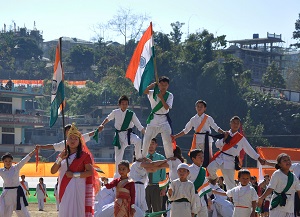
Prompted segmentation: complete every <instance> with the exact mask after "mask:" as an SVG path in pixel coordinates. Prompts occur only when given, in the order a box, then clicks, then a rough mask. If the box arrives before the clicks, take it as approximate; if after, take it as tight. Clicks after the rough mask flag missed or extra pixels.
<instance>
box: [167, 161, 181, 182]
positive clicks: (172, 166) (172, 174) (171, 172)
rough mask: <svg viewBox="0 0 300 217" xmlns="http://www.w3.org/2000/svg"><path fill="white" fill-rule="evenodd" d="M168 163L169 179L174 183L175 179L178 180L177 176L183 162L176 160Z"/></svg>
mask: <svg viewBox="0 0 300 217" xmlns="http://www.w3.org/2000/svg"><path fill="white" fill-rule="evenodd" d="M167 163H168V164H169V168H170V170H169V178H170V181H173V180H175V179H178V178H179V177H178V174H177V167H178V165H179V164H181V161H180V160H179V159H178V158H176V160H168V161H167Z"/></svg>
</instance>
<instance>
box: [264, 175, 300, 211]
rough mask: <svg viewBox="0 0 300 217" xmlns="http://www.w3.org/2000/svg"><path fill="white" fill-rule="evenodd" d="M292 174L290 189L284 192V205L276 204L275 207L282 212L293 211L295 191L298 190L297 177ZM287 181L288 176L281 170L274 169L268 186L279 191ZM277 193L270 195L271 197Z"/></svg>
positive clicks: (299, 186)
mask: <svg viewBox="0 0 300 217" xmlns="http://www.w3.org/2000/svg"><path fill="white" fill-rule="evenodd" d="M293 175H294V182H293V184H292V186H291V187H290V189H289V190H288V191H287V192H286V196H287V200H286V205H285V206H280V205H278V206H277V207H276V208H275V209H276V210H278V211H279V210H280V211H282V212H287V213H293V212H294V200H295V196H294V195H295V192H296V191H300V184H299V179H298V178H297V177H296V176H295V174H293ZM287 181H288V176H287V175H285V174H284V173H283V172H281V170H276V171H275V172H274V173H273V175H272V177H271V180H270V183H269V185H268V188H272V189H274V191H276V192H277V193H281V192H282V191H283V189H284V188H285V186H286V184H287ZM276 196H277V195H276V194H275V193H274V194H273V195H272V199H273V198H275V197H276Z"/></svg>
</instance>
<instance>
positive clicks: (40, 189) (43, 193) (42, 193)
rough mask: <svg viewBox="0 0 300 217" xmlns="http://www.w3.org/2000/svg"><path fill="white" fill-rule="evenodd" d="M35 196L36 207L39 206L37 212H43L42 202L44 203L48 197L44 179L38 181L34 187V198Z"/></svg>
mask: <svg viewBox="0 0 300 217" xmlns="http://www.w3.org/2000/svg"><path fill="white" fill-rule="evenodd" d="M36 195H37V200H38V205H39V211H44V202H46V197H48V194H47V188H46V185H45V184H44V179H43V178H40V179H39V184H37V186H36V191H35V194H34V196H36Z"/></svg>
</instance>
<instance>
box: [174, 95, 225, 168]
mask: <svg viewBox="0 0 300 217" xmlns="http://www.w3.org/2000/svg"><path fill="white" fill-rule="evenodd" d="M206 105H207V104H206V102H205V101H204V100H198V101H197V102H196V103H195V108H196V111H197V114H196V115H195V116H193V117H192V118H191V119H190V120H189V122H187V124H186V125H185V128H184V129H183V130H182V131H181V132H180V133H178V134H176V135H174V136H173V138H174V139H177V138H179V137H181V136H183V135H185V134H187V133H188V132H190V130H191V129H192V128H194V130H195V133H194V136H193V141H192V146H191V150H194V149H201V150H203V151H204V161H205V160H206V161H207V163H205V162H204V165H203V166H204V167H206V166H207V165H208V163H209V160H210V159H211V158H212V142H213V139H212V138H211V137H210V136H208V135H209V134H211V129H210V128H213V129H214V130H215V131H216V132H218V133H221V134H224V133H225V132H224V130H222V129H221V128H220V127H219V126H218V125H217V124H216V123H215V121H214V119H213V118H212V117H211V116H209V115H207V114H205V111H206ZM206 147H207V148H206ZM205 158H207V159H205Z"/></svg>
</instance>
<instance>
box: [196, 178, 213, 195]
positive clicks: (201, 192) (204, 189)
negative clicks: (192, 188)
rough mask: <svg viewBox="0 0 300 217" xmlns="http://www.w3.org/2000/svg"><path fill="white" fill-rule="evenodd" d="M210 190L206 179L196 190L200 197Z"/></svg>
mask: <svg viewBox="0 0 300 217" xmlns="http://www.w3.org/2000/svg"><path fill="white" fill-rule="evenodd" d="M210 191H211V187H210V185H209V182H208V181H207V180H206V181H205V182H204V184H203V185H201V186H200V187H199V188H198V190H197V192H198V195H199V197H202V196H203V195H204V194H207V193H208V192H210Z"/></svg>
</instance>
